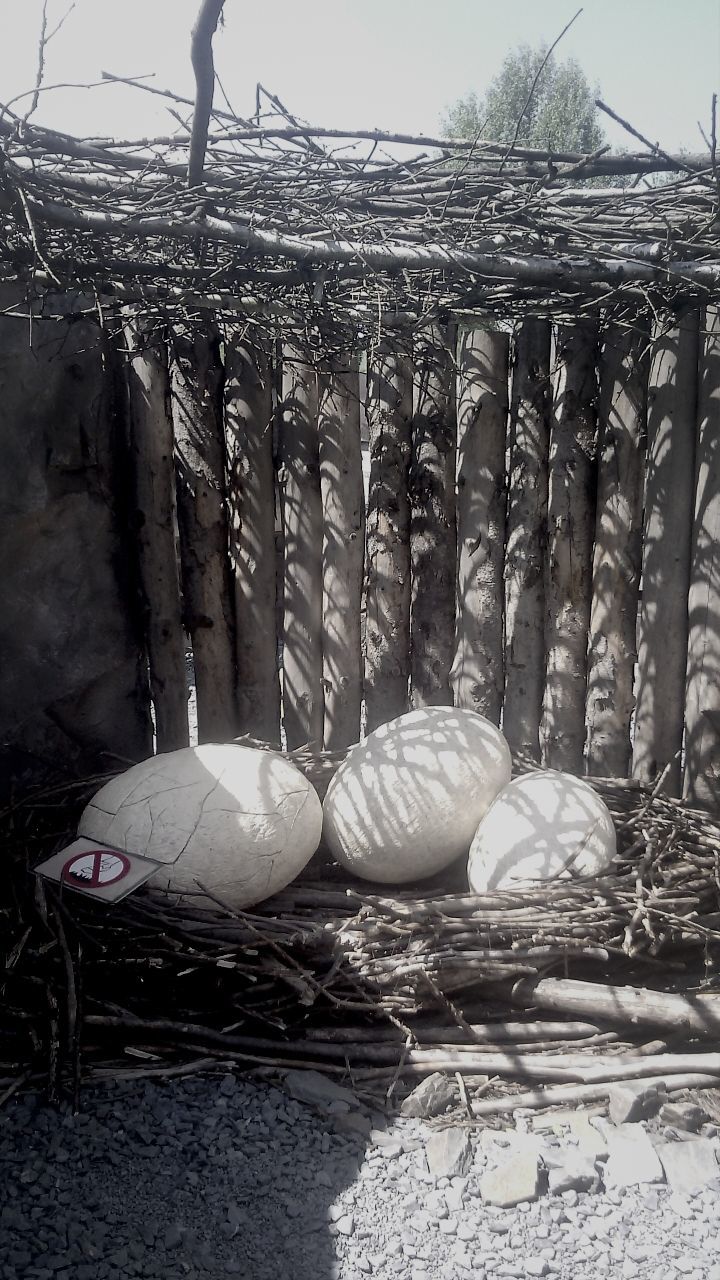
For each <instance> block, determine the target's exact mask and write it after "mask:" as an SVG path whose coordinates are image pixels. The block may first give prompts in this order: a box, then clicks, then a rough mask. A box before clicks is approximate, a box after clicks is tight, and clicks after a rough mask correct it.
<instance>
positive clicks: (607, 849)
mask: <svg viewBox="0 0 720 1280" xmlns="http://www.w3.org/2000/svg"><path fill="white" fill-rule="evenodd" d="M615 851H616V839H615V827H614V825H613V820H612V818H611V816H610V811H609V809H608V807H607V805H606V804H605V802H604V801H603V800H602V799H601V798H600V796H599V795H598V794H597V792H595V791H593V789H592V787H591V786H590V785H589V784H588V783H587V782H584V781H583V779H582V778H574V777H572V776H571V775H570V774H568V773H559V772H558V771H557V770H554V769H539V770H537V772H535V773H529V774H526V775H525V777H522V778H516V779H515V781H514V782H511V783H510V784H509V785H508V786H507V787H505V789H504V790H503V791H502V792H501V793H500V795H499V796H498V797H497V799H496V800H495V801H494V803H493V804H492V805H491V807H490V809H489V811H488V812H487V814H486V815H485V817H484V818H483V819H482V821H481V822H480V825H479V827H478V829H477V833H476V835H475V838H474V840H473V842H472V846H471V849H470V858H469V862H468V881H469V883H470V888H471V889H472V890H473V892H475V893H486V892H488V890H491V889H500V888H503V889H509V888H512V887H513V885H517V884H519V883H522V882H525V881H528V880H549V879H555V878H556V877H557V876H559V875H572V876H587V875H599V874H601V873H602V872H603V871H606V870H607V869H608V867H609V866H610V863H611V862H612V859H613V858H614V856H615Z"/></svg>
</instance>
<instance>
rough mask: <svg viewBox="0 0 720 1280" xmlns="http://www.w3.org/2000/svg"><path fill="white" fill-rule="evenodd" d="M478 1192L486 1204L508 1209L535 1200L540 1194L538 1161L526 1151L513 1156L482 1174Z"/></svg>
mask: <svg viewBox="0 0 720 1280" xmlns="http://www.w3.org/2000/svg"><path fill="white" fill-rule="evenodd" d="M480 1194H481V1195H482V1198H483V1200H484V1201H485V1203H486V1204H493V1205H497V1206H498V1208H501V1209H510V1208H512V1207H513V1206H514V1205H516V1204H521V1203H522V1202H523V1201H529V1200H537V1198H538V1196H539V1194H540V1161H539V1159H538V1157H537V1156H534V1155H531V1154H530V1153H526V1154H525V1155H518V1156H513V1157H512V1158H511V1159H510V1160H506V1161H505V1162H504V1164H501V1165H499V1166H498V1168H497V1169H491V1170H490V1172H489V1173H486V1174H483V1177H482V1178H481V1180H480Z"/></svg>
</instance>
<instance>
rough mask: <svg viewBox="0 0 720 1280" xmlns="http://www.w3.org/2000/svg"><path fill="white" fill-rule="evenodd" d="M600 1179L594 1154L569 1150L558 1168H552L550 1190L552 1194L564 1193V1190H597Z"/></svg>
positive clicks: (549, 1177)
mask: <svg viewBox="0 0 720 1280" xmlns="http://www.w3.org/2000/svg"><path fill="white" fill-rule="evenodd" d="M599 1182H600V1179H599V1177H598V1172H597V1169H596V1168H595V1161H594V1159H593V1158H592V1156H588V1155H583V1154H582V1153H581V1152H579V1151H578V1152H572V1151H568V1152H567V1153H566V1154H565V1157H564V1159H563V1161H562V1164H559V1165H558V1166H557V1168H555V1169H550V1171H549V1174H548V1190H549V1192H550V1195H553V1196H557V1195H562V1193H563V1192H564V1191H595V1190H597V1188H598V1186H599Z"/></svg>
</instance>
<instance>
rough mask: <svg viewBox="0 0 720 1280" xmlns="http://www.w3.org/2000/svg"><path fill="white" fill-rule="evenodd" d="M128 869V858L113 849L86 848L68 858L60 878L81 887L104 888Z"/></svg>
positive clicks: (119, 878) (120, 878)
mask: <svg viewBox="0 0 720 1280" xmlns="http://www.w3.org/2000/svg"><path fill="white" fill-rule="evenodd" d="M129 870H130V859H129V858H126V857H125V854H124V853H118V852H117V851H116V850H115V849H87V850H86V851H85V853H76V854H75V856H74V857H73V858H69V859H68V861H67V862H66V863H65V866H64V867H63V869H62V879H63V880H64V881H65V882H66V883H67V884H74V885H77V886H78V887H82V888H83V889H104V888H105V887H106V886H107V885H111V884H117V882H118V880H123V879H124V878H125V876H126V875H127V873H128V871H129Z"/></svg>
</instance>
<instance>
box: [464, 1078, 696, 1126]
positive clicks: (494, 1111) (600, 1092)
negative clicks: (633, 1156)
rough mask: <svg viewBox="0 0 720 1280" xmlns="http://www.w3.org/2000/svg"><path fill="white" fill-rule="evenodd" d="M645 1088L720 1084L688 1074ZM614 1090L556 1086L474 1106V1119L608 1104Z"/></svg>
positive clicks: (651, 1080) (657, 1080) (653, 1080)
mask: <svg viewBox="0 0 720 1280" xmlns="http://www.w3.org/2000/svg"><path fill="white" fill-rule="evenodd" d="M643 1084H644V1085H646V1086H647V1087H648V1088H653V1087H656V1088H658V1089H661V1088H664V1089H665V1091H666V1092H667V1093H679V1092H681V1091H683V1090H685V1089H717V1088H719V1087H720V1081H719V1080H718V1077H717V1076H714V1075H713V1076H711V1075H702V1074H700V1073H688V1074H687V1075H677V1076H646V1077H645V1078H644V1079H643ZM612 1087H613V1082H612V1081H608V1082H607V1083H606V1084H586V1085H582V1084H580V1085H577V1084H575V1085H556V1086H550V1087H549V1088H547V1089H532V1090H530V1091H528V1092H523V1093H511V1094H508V1095H507V1096H506V1097H504V1098H483V1099H482V1100H481V1101H480V1102H476V1101H473V1102H472V1104H471V1105H472V1110H473V1115H474V1116H475V1117H476V1118H480V1117H481V1116H493V1115H502V1114H504V1113H507V1112H509V1111H513V1112H514V1111H521V1110H525V1109H526V1108H527V1109H528V1110H540V1109H541V1108H543V1107H557V1106H563V1105H567V1106H569V1107H575V1106H576V1105H577V1103H579V1102H596V1101H604V1100H605V1099H606V1098H607V1097H608V1095H609V1092H610V1089H612Z"/></svg>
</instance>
